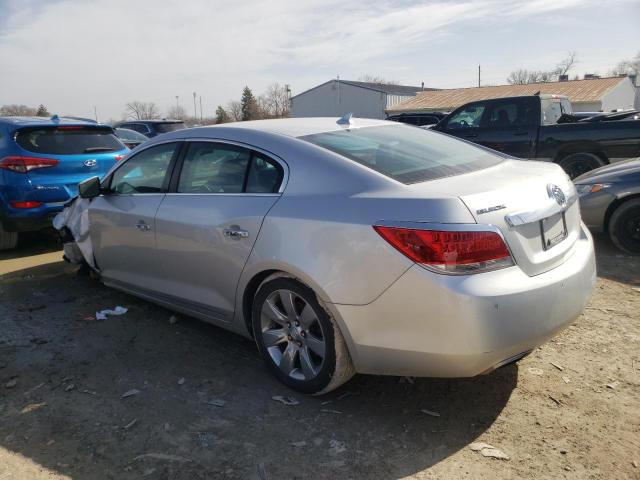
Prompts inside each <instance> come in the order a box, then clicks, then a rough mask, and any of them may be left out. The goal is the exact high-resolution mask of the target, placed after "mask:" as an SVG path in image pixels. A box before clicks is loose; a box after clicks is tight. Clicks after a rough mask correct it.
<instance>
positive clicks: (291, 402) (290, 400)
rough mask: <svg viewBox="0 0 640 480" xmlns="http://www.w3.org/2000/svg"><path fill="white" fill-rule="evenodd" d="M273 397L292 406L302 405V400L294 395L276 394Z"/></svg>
mask: <svg viewBox="0 0 640 480" xmlns="http://www.w3.org/2000/svg"><path fill="white" fill-rule="evenodd" d="M271 398H272V399H273V400H275V401H276V402H280V403H282V404H283V405H287V406H289V407H292V406H294V405H300V402H299V401H298V400H296V399H295V398H293V397H283V396H282V395H275V396H273V397H271Z"/></svg>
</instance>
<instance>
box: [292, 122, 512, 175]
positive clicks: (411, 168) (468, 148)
mask: <svg viewBox="0 0 640 480" xmlns="http://www.w3.org/2000/svg"><path fill="white" fill-rule="evenodd" d="M301 138H302V139H303V140H307V141H308V142H311V143H314V144H316V145H318V146H320V147H323V148H326V149H327V150H331V151H333V152H335V153H338V154H340V155H342V156H344V157H347V158H349V159H351V160H353V161H355V162H358V163H360V164H361V165H364V166H366V167H368V168H370V169H372V170H375V171H376V172H379V173H382V174H383V175H386V176H388V177H390V178H393V179H394V180H397V181H399V182H402V183H405V184H411V183H418V182H424V181H427V180H434V179H436V178H442V177H449V176H453V175H460V174H463V173H467V172H472V171H474V170H480V169H482V168H487V167H491V166H493V165H497V164H498V163H500V162H502V160H503V159H502V157H500V156H498V155H493V154H490V153H488V152H487V151H486V150H483V149H481V148H478V147H476V146H473V145H471V144H469V143H466V142H462V141H460V140H458V139H455V138H452V137H449V136H447V135H443V134H440V133H437V132H432V131H429V130H424V129H421V128H411V127H407V126H403V125H384V126H380V127H364V128H354V129H349V130H340V131H336V132H326V133H318V134H314V135H307V136H305V137H301Z"/></svg>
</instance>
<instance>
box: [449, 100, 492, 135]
mask: <svg viewBox="0 0 640 480" xmlns="http://www.w3.org/2000/svg"><path fill="white" fill-rule="evenodd" d="M484 109H485V106H484V105H468V106H466V107H464V108H463V109H461V110H458V111H457V112H456V113H454V114H453V115H452V116H451V118H450V119H449V120H448V121H447V129H449V130H460V129H463V128H478V127H480V121H481V120H482V114H483V113H484Z"/></svg>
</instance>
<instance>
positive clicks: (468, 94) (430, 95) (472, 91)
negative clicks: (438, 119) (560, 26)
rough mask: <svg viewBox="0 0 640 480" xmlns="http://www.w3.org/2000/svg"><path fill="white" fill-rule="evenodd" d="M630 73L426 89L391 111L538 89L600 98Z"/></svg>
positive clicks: (449, 106) (578, 99)
mask: <svg viewBox="0 0 640 480" xmlns="http://www.w3.org/2000/svg"><path fill="white" fill-rule="evenodd" d="M627 78H628V77H606V78H594V79H590V80H569V81H566V82H549V83H529V84H527V85H496V86H493V87H471V88H452V89H447V90H435V91H425V92H420V93H418V94H417V95H416V96H415V97H413V98H410V99H408V100H405V101H404V102H402V103H399V104H397V105H394V106H393V107H392V108H390V109H389V110H388V112H389V113H399V112H408V111H412V112H419V111H424V110H434V109H436V110H453V109H455V108H457V107H459V106H460V105H464V104H465V103H469V102H474V101H477V100H488V99H491V98H502V97H519V96H523V95H533V94H534V93H536V92H540V93H549V94H556V95H566V96H567V97H569V100H570V101H571V102H572V103H586V102H597V101H599V100H601V99H602V97H603V96H604V95H605V94H606V93H607V92H608V91H609V90H611V89H612V88H613V87H615V86H616V85H618V84H619V83H620V82H623V81H628V80H627Z"/></svg>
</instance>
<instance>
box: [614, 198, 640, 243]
mask: <svg viewBox="0 0 640 480" xmlns="http://www.w3.org/2000/svg"><path fill="white" fill-rule="evenodd" d="M609 236H610V237H611V240H612V241H613V243H614V245H615V246H616V247H618V248H619V249H620V250H622V251H623V252H626V253H628V254H629V255H640V198H634V199H631V200H627V201H626V202H624V203H623V204H622V205H620V206H618V207H617V208H616V209H615V210H614V212H613V215H611V218H610V219H609Z"/></svg>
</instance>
